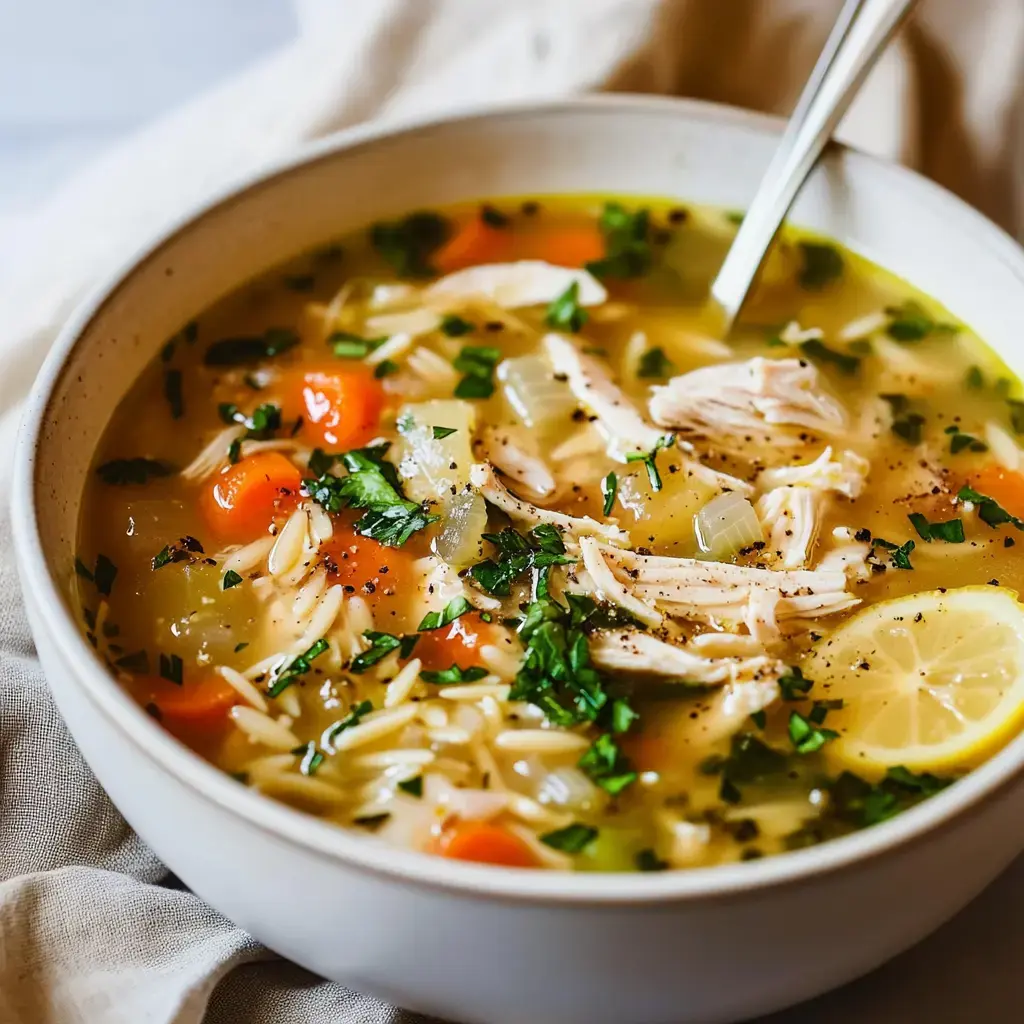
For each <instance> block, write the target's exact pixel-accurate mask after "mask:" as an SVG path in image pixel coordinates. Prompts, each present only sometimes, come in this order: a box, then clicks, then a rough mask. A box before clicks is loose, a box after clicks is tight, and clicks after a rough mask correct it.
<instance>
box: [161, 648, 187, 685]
mask: <svg viewBox="0 0 1024 1024" xmlns="http://www.w3.org/2000/svg"><path fill="white" fill-rule="evenodd" d="M184 674H185V665H184V663H183V662H182V660H181V658H179V657H178V655H176V654H163V653H161V655H160V675H161V677H162V678H164V679H166V680H167V681H168V682H169V683H174V684H175V685H176V686H181V685H182V682H183V680H184Z"/></svg>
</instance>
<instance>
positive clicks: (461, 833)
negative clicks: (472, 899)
mask: <svg viewBox="0 0 1024 1024" xmlns="http://www.w3.org/2000/svg"><path fill="white" fill-rule="evenodd" d="M431 852H433V853H439V854H440V855H441V856H442V857H448V858H449V859H450V860H471V861H476V862H477V863H478V864H500V865H503V866H504V867H508V868H536V867H540V861H538V859H537V857H536V855H535V854H534V852H533V850H531V849H530V847H529V846H527V845H526V843H525V842H523V840H522V839H520V838H519V836H517V835H515V834H514V833H512V832H510V831H509V830H508V829H507V828H502V827H501V826H500V825H494V824H492V823H491V822H488V821H460V822H457V823H456V824H454V825H452V826H451V827H450V828H447V829H445V831H444V832H443V833H442V834H441V836H440V837H439V838H438V839H437V840H436V842H435V843H434V846H433V848H432V851H431Z"/></svg>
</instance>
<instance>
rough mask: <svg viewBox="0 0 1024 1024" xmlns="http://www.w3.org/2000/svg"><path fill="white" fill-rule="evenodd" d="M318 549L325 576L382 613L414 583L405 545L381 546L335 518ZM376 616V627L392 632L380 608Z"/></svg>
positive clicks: (391, 608) (391, 609)
mask: <svg viewBox="0 0 1024 1024" xmlns="http://www.w3.org/2000/svg"><path fill="white" fill-rule="evenodd" d="M320 551H321V554H324V555H326V556H327V557H328V560H329V561H328V565H329V570H328V576H329V577H330V579H331V581H332V582H333V583H340V584H341V585H342V586H343V587H344V588H345V590H346V591H347V592H348V593H350V594H351V593H355V594H359V595H360V596H362V597H364V598H366V600H367V601H369V602H370V603H371V604H373V605H376V606H378V608H380V609H381V610H383V611H384V614H385V615H389V616H394V615H395V614H396V612H395V607H397V605H398V603H399V601H398V600H396V599H398V598H399V597H400V595H401V594H402V593H403V592H404V594H405V595H408V592H409V587H410V586H412V587H413V588H415V587H416V586H417V582H416V580H415V578H414V576H415V574H414V573H413V570H412V563H413V561H414V559H413V556H412V555H411V554H410V553H409V552H408V551H407V550H406V549H405V548H391V547H385V546H384V545H383V544H378V543H377V541H375V540H371V539H370V538H369V537H363V536H361V535H360V534H358V533H356V532H355V530H353V529H352V527H351V526H348V525H347V524H343V523H342V522H340V521H338V520H335V523H334V535H333V536H332V537H331V539H330V540H329V541H327V542H326V543H325V544H323V545H321V547H320ZM383 606H386V607H383ZM377 617H378V618H379V619H381V620H382V621H381V622H380V623H378V628H380V629H384V630H388V629H390V630H391V631H392V632H395V631H396V630H395V626H394V624H393V623H389V622H387V620H386V619H384V618H383V616H382V615H381V612H380V611H378V614H377ZM399 631H400V630H399Z"/></svg>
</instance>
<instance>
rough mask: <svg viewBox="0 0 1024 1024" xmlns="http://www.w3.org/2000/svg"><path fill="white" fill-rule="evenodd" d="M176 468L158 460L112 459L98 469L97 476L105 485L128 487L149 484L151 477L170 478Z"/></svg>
mask: <svg viewBox="0 0 1024 1024" xmlns="http://www.w3.org/2000/svg"><path fill="white" fill-rule="evenodd" d="M173 472H174V467H173V466H170V465H168V464H167V463H166V462H160V461H159V460H157V459H143V458H137V459H112V460H111V461H110V462H104V463H103V465H102V466H99V467H97V469H96V475H97V476H98V477H99V478H100V479H101V480H102V481H103V482H104V483H105V484H112V485H114V486H120V487H127V486H130V485H132V484H145V483H148V482H149V480H150V478H151V477H161V476H169V475H170V474H171V473H173Z"/></svg>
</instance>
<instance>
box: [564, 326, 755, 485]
mask: <svg viewBox="0 0 1024 1024" xmlns="http://www.w3.org/2000/svg"><path fill="white" fill-rule="evenodd" d="M544 347H545V349H546V350H547V354H548V358H549V359H550V360H551V365H552V366H553V367H554V368H555V372H556V373H561V374H565V377H566V380H567V381H568V383H569V389H570V390H571V391H572V393H573V394H574V395H575V396H576V398H577V399H578V400H579V403H580V405H581V406H583V407H584V408H585V409H587V410H588V411H589V412H590V413H591V415H593V416H596V417H597V426H598V427H599V428H600V430H601V432H602V433H603V434H604V436H605V439H606V441H607V445H608V454H609V455H610V456H611V457H612V458H613V459H618V460H619V461H620V462H622V461H625V460H626V456H627V455H635V454H636V453H637V452H651V451H654V450H655V448H656V447H657V446H658V445H659V443H663V440H664V437H665V435H664V434H663V433H662V432H661V431H659V430H656V429H655V428H654V427H652V426H651V425H650V424H649V423H648V422H647V421H646V420H645V419H644V418H643V416H641V415H640V412H639V410H638V409H637V408H636V406H635V405H634V404H633V403H632V402H631V401H630V400H629V398H627V397H626V394H625V393H624V392H623V390H622V388H620V387H619V386H618V385H617V384H616V383H615V382H614V381H613V380H612V378H611V372H610V371H609V369H608V367H607V366H605V364H604V363H602V362H601V360H600V359H598V358H597V357H595V356H591V355H587V354H586V353H584V352H582V351H581V350H580V348H579V346H578V345H577V344H576V343H575V342H573V341H572V340H570V339H569V338H566V337H565V336H564V335H561V334H546V335H545V336H544ZM676 447H677V449H678V450H679V451H680V452H683V451H690V452H692V451H693V447H692V445H689V444H687V443H686V442H682V443H677V445H676ZM680 458H681V459H682V462H683V469H684V471H685V473H686V474H687V476H690V477H694V478H696V479H698V480H701V481H702V482H704V483H706V484H708V485H710V486H711V487H714V488H715V489H716V490H721V491H739V492H740V493H741V494H749V493H750V490H751V488H750V485H749V484H747V483H745V482H744V481H743V480H738V479H736V478H735V477H732V476H729V475H728V474H727V473H719V472H718V471H717V470H714V469H711V468H709V467H708V466H705V465H703V464H702V463H700V462H698V461H697V460H696V459H690V458H686V457H685V456H683V455H680Z"/></svg>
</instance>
